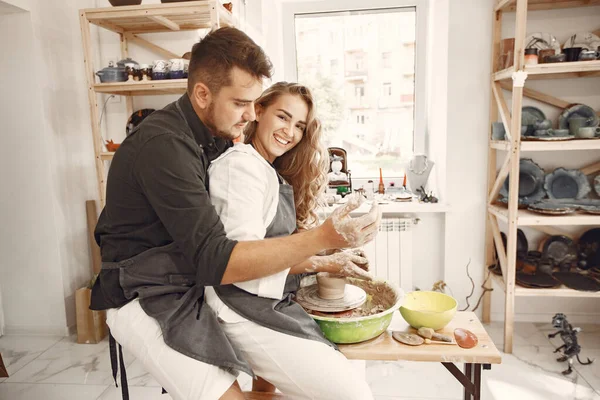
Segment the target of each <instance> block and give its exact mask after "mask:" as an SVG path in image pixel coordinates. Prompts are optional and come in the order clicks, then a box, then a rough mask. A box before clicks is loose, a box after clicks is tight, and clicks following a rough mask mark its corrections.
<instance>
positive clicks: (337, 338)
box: [311, 278, 404, 344]
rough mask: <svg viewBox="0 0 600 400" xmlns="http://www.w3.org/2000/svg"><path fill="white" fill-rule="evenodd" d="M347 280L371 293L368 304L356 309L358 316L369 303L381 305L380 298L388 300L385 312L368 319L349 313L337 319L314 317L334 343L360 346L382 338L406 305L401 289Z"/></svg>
mask: <svg viewBox="0 0 600 400" xmlns="http://www.w3.org/2000/svg"><path fill="white" fill-rule="evenodd" d="M346 281H347V283H348V284H351V285H354V286H358V287H359V288H361V289H363V290H364V291H365V292H366V293H367V301H366V302H365V304H364V305H363V306H361V307H359V309H357V310H354V312H353V313H354V315H356V314H359V313H360V309H361V308H366V307H367V305H368V304H369V303H371V304H375V303H378V302H379V301H380V299H385V301H382V302H381V308H383V310H382V311H380V312H376V313H374V314H372V315H364V316H360V315H359V316H353V313H352V312H350V313H348V312H346V313H344V316H337V317H330V316H324V315H322V314H321V315H314V314H312V313H311V317H312V318H313V319H314V320H315V321H316V322H317V324H318V325H319V327H320V328H321V330H322V331H323V334H324V335H325V337H326V338H327V339H329V340H330V341H332V342H333V343H338V344H349V343H359V342H364V341H365V340H369V339H373V338H374V337H377V336H379V335H381V334H382V333H383V332H385V330H386V329H387V328H388V326H389V325H390V322H392V317H393V316H394V311H396V310H397V309H398V308H399V307H400V305H401V304H402V299H403V297H404V296H403V295H402V293H401V291H400V289H398V288H396V287H395V286H394V285H392V284H391V283H389V282H384V281H373V282H367V281H364V280H361V279H354V278H346Z"/></svg>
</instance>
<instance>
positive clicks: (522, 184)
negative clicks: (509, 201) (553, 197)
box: [500, 158, 546, 204]
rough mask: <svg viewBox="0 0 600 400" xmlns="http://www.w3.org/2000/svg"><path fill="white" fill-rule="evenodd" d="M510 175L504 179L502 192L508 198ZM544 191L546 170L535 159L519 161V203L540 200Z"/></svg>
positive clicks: (544, 193) (530, 202)
mask: <svg viewBox="0 0 600 400" xmlns="http://www.w3.org/2000/svg"><path fill="white" fill-rule="evenodd" d="M509 178H510V176H508V177H507V178H506V180H505V181H504V185H503V186H502V189H501V190H500V194H501V195H502V196H503V197H505V198H508V182H509ZM545 195H546V192H545V191H544V170H543V169H541V168H540V166H539V165H537V164H536V163H535V162H533V160H531V159H529V158H523V159H521V161H520V162H519V203H520V204H532V203H536V202H538V201H540V200H541V199H542V198H543V197H544V196H545Z"/></svg>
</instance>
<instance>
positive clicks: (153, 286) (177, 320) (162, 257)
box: [102, 103, 254, 400]
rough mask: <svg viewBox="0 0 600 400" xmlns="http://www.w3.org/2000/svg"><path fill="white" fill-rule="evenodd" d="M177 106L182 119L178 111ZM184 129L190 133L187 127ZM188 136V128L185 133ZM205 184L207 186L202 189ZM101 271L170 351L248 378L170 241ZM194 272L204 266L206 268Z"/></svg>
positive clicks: (193, 276)
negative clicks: (110, 274)
mask: <svg viewBox="0 0 600 400" xmlns="http://www.w3.org/2000/svg"><path fill="white" fill-rule="evenodd" d="M176 104H177V108H178V110H179V112H180V113H181V115H182V118H183V119H184V120H185V117H184V116H183V113H182V111H181V109H180V106H179V103H176ZM188 129H190V128H189V127H188ZM190 132H191V129H190ZM207 186H208V185H207ZM102 268H104V269H118V270H119V283H120V285H121V287H122V288H123V292H124V293H125V297H126V298H127V299H128V300H133V299H135V298H139V300H140V306H141V307H142V309H143V310H144V312H145V313H146V314H148V315H149V316H150V317H152V318H154V319H155V320H156V321H157V322H158V324H159V325H160V328H161V330H162V334H163V339H164V341H165V343H166V344H167V345H168V346H169V347H171V348H172V349H174V350H176V351H178V352H180V353H182V354H184V355H186V356H188V357H191V358H194V359H196V360H199V361H202V362H204V363H207V364H211V365H216V366H218V367H221V368H224V369H226V370H228V371H230V372H232V373H234V375H235V372H233V371H235V370H237V371H243V372H245V373H247V374H248V375H250V376H254V375H253V372H252V368H251V367H250V365H249V364H248V363H247V362H246V361H245V360H244V358H243V356H242V353H241V352H240V351H239V350H237V349H236V348H235V347H234V346H233V345H232V343H231V342H230V341H229V339H228V338H227V335H226V334H225V332H224V331H223V330H222V328H221V326H220V324H219V321H218V318H217V316H216V314H215V312H214V311H213V310H212V309H211V308H210V307H208V306H204V307H203V306H202V305H203V302H204V286H199V285H196V274H195V268H194V266H192V265H190V263H189V262H188V261H187V260H186V259H185V258H184V256H183V253H182V252H181V251H180V250H179V248H178V246H177V244H176V243H171V244H169V245H166V246H163V247H156V248H153V249H150V250H147V251H145V252H143V253H141V254H138V255H137V256H135V257H132V258H129V259H126V260H123V261H119V262H103V263H102ZM199 268H210V265H206V266H200V267H199ZM116 345H117V344H116V342H115V340H114V338H113V337H112V335H110V354H111V365H112V372H113V378H115V383H116V375H117V351H116V347H117V346H116ZM119 349H120V350H121V351H120V354H119V364H120V369H121V388H122V392H123V399H124V400H127V399H128V398H129V396H128V393H127V392H128V391H127V378H126V373H125V365H124V363H123V353H122V349H121V346H120V345H119Z"/></svg>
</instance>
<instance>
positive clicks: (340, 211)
mask: <svg viewBox="0 0 600 400" xmlns="http://www.w3.org/2000/svg"><path fill="white" fill-rule="evenodd" d="M363 201H364V197H363V196H361V195H359V194H352V195H350V196H348V202H347V203H346V204H344V205H343V206H340V207H338V208H336V209H335V210H333V212H332V213H331V216H330V217H329V218H327V219H326V220H325V222H324V223H323V225H321V226H320V227H319V229H321V230H322V231H323V238H324V240H325V241H326V243H327V244H328V246H327V248H329V249H342V248H355V247H360V246H363V245H364V244H366V243H369V242H370V241H371V240H373V239H374V238H375V236H376V235H377V231H378V230H379V224H380V222H381V212H379V208H378V206H377V202H376V201H374V202H373V205H372V206H371V209H370V210H369V212H368V213H367V214H365V215H361V216H360V217H355V218H352V217H350V212H351V211H352V210H355V209H356V208H358V207H360V205H361V204H362V202H363Z"/></svg>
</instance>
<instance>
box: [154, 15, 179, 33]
mask: <svg viewBox="0 0 600 400" xmlns="http://www.w3.org/2000/svg"><path fill="white" fill-rule="evenodd" d="M148 18H150V19H151V20H152V21H154V22H156V23H158V24H161V25H162V26H164V27H166V28H169V29H170V30H172V31H178V30H180V29H181V28H180V27H179V25H177V24H176V23H175V22H173V21H171V20H170V19H169V18H166V17H163V16H162V15H149V16H148Z"/></svg>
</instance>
